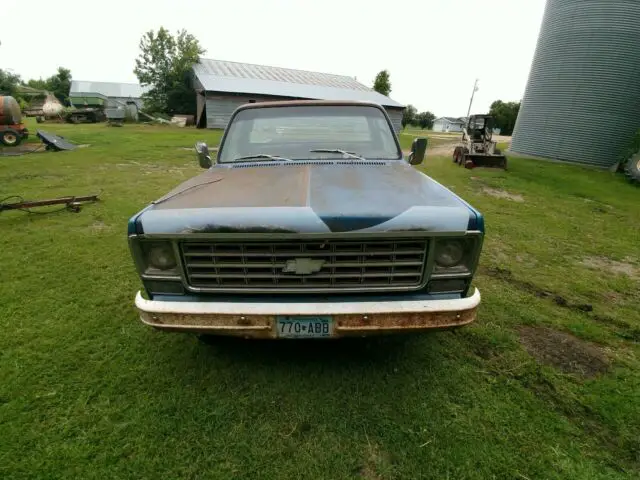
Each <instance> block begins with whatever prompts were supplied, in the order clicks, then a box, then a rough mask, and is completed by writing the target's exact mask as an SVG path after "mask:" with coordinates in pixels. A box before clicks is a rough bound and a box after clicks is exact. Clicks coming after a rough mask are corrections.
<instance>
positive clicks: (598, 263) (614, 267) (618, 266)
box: [581, 257, 640, 279]
mask: <svg viewBox="0 0 640 480" xmlns="http://www.w3.org/2000/svg"><path fill="white" fill-rule="evenodd" d="M625 260H629V261H624V262H617V261H615V260H611V259H609V258H606V257H587V258H584V259H583V260H582V262H581V263H582V265H584V266H586V267H589V268H593V269H595V270H607V271H609V272H611V273H615V274H616V275H626V276H628V277H630V278H633V279H638V278H640V268H638V267H636V266H635V265H634V264H633V263H630V260H631V259H625Z"/></svg>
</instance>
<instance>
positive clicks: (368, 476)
mask: <svg viewBox="0 0 640 480" xmlns="http://www.w3.org/2000/svg"><path fill="white" fill-rule="evenodd" d="M391 463H392V462H391V458H390V456H389V455H388V454H387V453H385V452H383V451H381V450H380V448H379V447H378V446H377V445H375V444H368V445H367V450H366V456H365V459H364V462H363V465H362V467H361V468H360V469H359V471H358V472H357V474H358V476H359V477H360V478H363V479H365V480H381V479H383V478H386V475H383V473H384V471H386V470H389V467H390V466H391Z"/></svg>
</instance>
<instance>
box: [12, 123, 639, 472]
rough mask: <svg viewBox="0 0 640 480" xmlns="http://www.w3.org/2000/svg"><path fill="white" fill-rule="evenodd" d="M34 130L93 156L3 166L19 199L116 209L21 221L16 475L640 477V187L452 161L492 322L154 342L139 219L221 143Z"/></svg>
mask: <svg viewBox="0 0 640 480" xmlns="http://www.w3.org/2000/svg"><path fill="white" fill-rule="evenodd" d="M30 127H31V128H32V131H35V129H36V128H42V129H44V130H48V131H53V132H57V133H60V134H62V135H64V136H65V137H67V138H68V139H69V140H72V141H74V142H76V143H80V144H89V145H90V147H87V148H82V149H78V150H76V151H73V152H64V153H46V154H44V153H43V154H32V155H26V156H23V157H11V158H0V185H1V187H0V197H5V196H9V195H14V194H18V195H22V196H23V197H25V198H27V199H36V198H48V197H55V196H61V195H83V194H90V193H98V192H100V193H101V201H100V202H99V203H97V204H93V205H86V206H85V207H83V209H82V211H81V212H80V213H77V214H74V213H69V212H59V213H53V214H50V215H37V214H26V213H22V212H4V213H2V214H0V278H1V282H0V328H1V329H2V335H0V478H7V479H9V478H11V479H13V478H86V479H89V478H161V477H162V478H247V479H249V478H251V479H255V478H265V479H274V478H292V479H293V478H296V479H297V478H326V479H341V478H365V479H394V478H411V479H415V478H434V479H442V478H454V479H462V478H481V479H486V478H530V479H534V478H558V479H567V478H637V477H638V475H639V474H640V458H639V452H640V443H639V442H640V440H639V438H640V437H639V432H640V373H639V372H640V361H639V360H638V355H639V353H640V350H639V348H638V341H639V339H640V316H639V314H638V311H639V309H640V300H639V299H638V295H637V293H638V291H639V287H640V260H639V258H638V256H639V248H638V239H639V238H640V214H639V213H638V209H637V205H638V199H639V195H640V190H638V189H635V188H633V187H631V186H630V185H627V184H626V183H625V182H624V180H623V179H622V178H621V177H619V176H615V175H612V174H610V173H606V172H599V171H594V170H590V169H583V168H580V167H573V166H567V165H557V164H552V163H546V162H536V161H530V160H525V159H519V158H513V159H510V164H509V166H510V169H509V171H508V172H504V171H501V170H488V169H487V170H481V169H476V170H466V169H463V168H460V167H457V166H454V165H453V164H452V162H451V159H450V158H439V157H428V158H427V161H426V162H425V164H424V165H423V166H421V167H420V168H421V169H422V170H424V171H425V172H427V173H428V174H429V175H432V176H433V177H434V178H435V179H437V180H438V181H440V182H441V183H443V184H444V185H445V186H447V187H449V188H451V189H452V190H453V191H454V192H456V193H457V194H459V195H460V196H461V197H462V198H464V199H466V200H468V201H469V202H470V203H471V204H473V205H474V206H476V207H477V208H479V209H480V210H481V211H482V212H483V213H484V214H485V215H486V224H487V236H486V240H485V245H484V252H483V256H482V259H481V268H480V272H479V274H478V276H477V280H476V282H475V283H476V286H478V287H479V288H480V290H481V292H482V295H483V303H482V306H481V310H480V315H479V318H478V321H477V322H476V323H475V324H473V325H472V326H470V327H468V328H465V329H462V330H459V331H457V332H439V333H433V334H424V335H419V336H413V337H391V338H372V339H364V340H356V341H339V342H317V343H308V342H256V341H243V340H226V339H220V340H219V341H217V342H215V343H214V344H213V345H205V344H202V343H200V342H198V341H197V339H196V338H195V337H193V336H190V335H181V334H167V333H161V332H156V331H154V330H151V329H149V328H146V327H145V326H143V325H142V324H141V323H140V322H139V321H138V319H137V316H136V313H135V310H134V307H133V297H134V294H135V292H136V291H137V289H139V288H140V283H139V280H138V278H137V276H136V273H135V271H134V268H133V265H132V262H131V259H130V256H129V252H128V247H127V241H126V222H127V219H128V218H129V217H130V216H131V215H132V214H134V213H135V212H137V211H138V210H140V209H141V208H142V207H144V206H145V205H146V204H147V203H148V202H150V201H152V200H154V199H156V198H158V197H160V196H161V195H162V194H164V193H166V191H168V190H169V189H170V188H172V187H174V186H176V185H177V184H178V183H180V182H181V181H183V180H185V179H187V178H189V177H191V176H193V175H195V174H197V173H198V172H199V171H200V169H199V168H198V167H197V163H196V160H195V156H194V154H193V150H192V149H190V148H191V147H192V146H193V144H194V142H195V141H197V140H205V141H207V142H209V144H210V145H212V146H214V145H216V144H217V143H218V141H219V137H220V135H219V133H218V132H212V131H197V130H193V129H178V128H172V127H155V126H148V125H125V126H124V127H122V128H114V127H107V126H105V125H57V124H52V125H49V124H42V125H38V126H36V125H35V124H34V125H33V126H30ZM52 208H53V207H52ZM44 210H46V209H41V210H38V211H44Z"/></svg>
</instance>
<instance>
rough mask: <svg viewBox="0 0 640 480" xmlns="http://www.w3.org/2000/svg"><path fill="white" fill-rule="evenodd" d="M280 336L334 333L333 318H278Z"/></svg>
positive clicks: (321, 335) (329, 334) (315, 335)
mask: <svg viewBox="0 0 640 480" xmlns="http://www.w3.org/2000/svg"><path fill="white" fill-rule="evenodd" d="M276 320H277V321H276V328H277V329H278V337H282V338H322V337H330V336H331V335H332V334H333V320H332V319H331V317H327V316H317V317H296V316H288V315H284V316H279V317H277V318H276Z"/></svg>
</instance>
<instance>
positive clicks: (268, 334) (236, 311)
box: [135, 289, 480, 338]
mask: <svg viewBox="0 0 640 480" xmlns="http://www.w3.org/2000/svg"><path fill="white" fill-rule="evenodd" d="M135 303H136V307H137V308H138V311H139V312H140V319H141V320H142V322H144V323H145V324H146V325H149V326H151V327H154V328H158V329H162V330H169V331H182V332H196V333H202V334H217V335H233V336H240V337H255V338H278V337H279V335H278V331H277V328H276V322H277V318H278V317H280V316H287V317H293V318H296V317H300V318H306V317H310V316H327V317H331V319H332V322H333V329H332V332H331V337H344V336H354V335H357V336H362V335H370V334H380V333H394V332H414V331H420V330H430V329H447V328H456V327H461V326H463V325H467V324H469V323H471V322H473V321H474V320H475V318H476V310H477V308H478V305H479V304H480V292H479V291H478V290H477V289H476V290H475V291H474V292H473V294H472V295H471V296H469V297H467V298H460V299H453V300H399V301H383V302H335V303H266V302H265V303H238V302H167V301H157V300H146V299H144V298H143V297H142V295H141V294H140V292H138V295H137V296H136V302H135Z"/></svg>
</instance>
